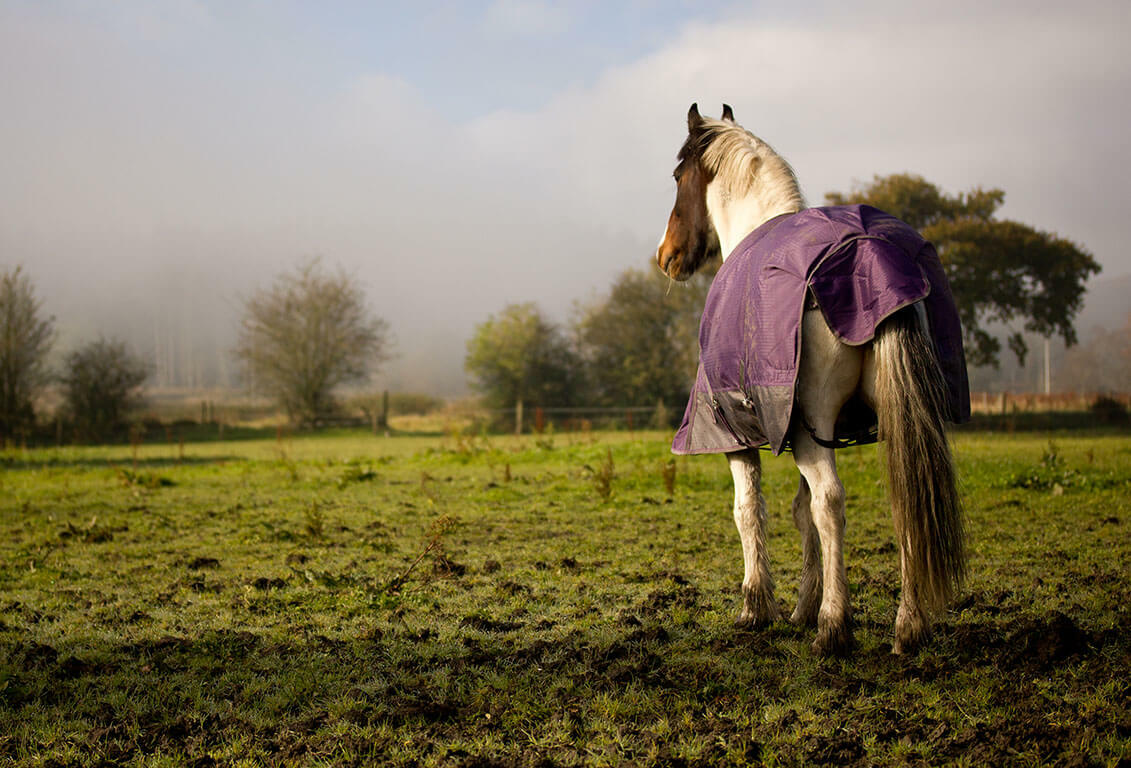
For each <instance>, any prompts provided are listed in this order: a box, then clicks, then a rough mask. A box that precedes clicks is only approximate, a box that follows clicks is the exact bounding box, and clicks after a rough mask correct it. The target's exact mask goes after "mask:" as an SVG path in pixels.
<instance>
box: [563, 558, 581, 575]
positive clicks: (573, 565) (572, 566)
mask: <svg viewBox="0 0 1131 768" xmlns="http://www.w3.org/2000/svg"><path fill="white" fill-rule="evenodd" d="M558 567H559V568H561V569H562V570H565V571H570V572H571V573H578V572H579V571H580V570H581V566H580V565H578V564H577V560H575V559H574V558H572V557H563V558H562V559H561V560H559V561H558Z"/></svg>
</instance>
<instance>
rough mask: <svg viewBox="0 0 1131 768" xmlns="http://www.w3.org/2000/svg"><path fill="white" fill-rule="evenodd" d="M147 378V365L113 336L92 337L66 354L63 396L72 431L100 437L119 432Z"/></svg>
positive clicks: (89, 438) (84, 437) (97, 439)
mask: <svg viewBox="0 0 1131 768" xmlns="http://www.w3.org/2000/svg"><path fill="white" fill-rule="evenodd" d="M147 378H149V365H148V364H147V363H146V362H145V361H144V360H143V359H141V358H140V357H138V356H137V355H135V354H134V353H132V352H131V351H130V350H129V348H128V347H127V346H126V344H125V342H122V341H118V340H116V339H110V340H107V339H99V340H98V341H92V342H90V343H89V344H86V345H84V346H82V347H80V348H79V349H77V350H75V351H74V352H72V353H71V354H69V355H67V361H66V364H65V365H64V371H63V376H62V381H63V397H64V400H65V402H66V404H67V410H68V411H69V412H70V416H71V418H72V419H73V420H74V424H75V432H76V434H77V435H78V436H79V437H80V438H81V439H83V440H90V441H102V440H107V439H109V438H111V437H112V436H113V435H114V434H115V433H120V432H121V431H122V430H123V428H124V427H125V424H126V415H127V414H128V413H129V411H130V409H131V408H133V407H135V406H136V405H137V404H138V403H139V402H140V390H141V385H142V384H143V383H145V380H146V379H147Z"/></svg>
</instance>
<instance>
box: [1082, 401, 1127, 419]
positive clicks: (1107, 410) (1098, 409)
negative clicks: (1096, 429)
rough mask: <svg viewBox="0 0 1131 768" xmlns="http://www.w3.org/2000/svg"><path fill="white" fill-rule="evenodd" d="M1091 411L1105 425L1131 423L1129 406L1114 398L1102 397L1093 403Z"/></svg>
mask: <svg viewBox="0 0 1131 768" xmlns="http://www.w3.org/2000/svg"><path fill="white" fill-rule="evenodd" d="M1089 410H1090V411H1091V412H1092V415H1093V416H1095V417H1096V419H1097V420H1099V421H1100V422H1101V423H1103V424H1126V423H1128V421H1131V414H1128V412H1127V406H1125V405H1124V404H1123V403H1121V402H1119V401H1118V400H1116V399H1115V398H1114V397H1108V396H1106V395H1100V396H1099V397H1097V398H1096V401H1095V402H1094V403H1092V405H1091V407H1090V408H1089Z"/></svg>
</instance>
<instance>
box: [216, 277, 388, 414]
mask: <svg viewBox="0 0 1131 768" xmlns="http://www.w3.org/2000/svg"><path fill="white" fill-rule="evenodd" d="M388 348H389V331H388V324H387V323H386V322H385V321H384V320H382V319H381V318H379V317H375V316H374V315H372V314H370V312H369V311H368V308H367V307H366V304H365V297H364V295H363V293H362V291H361V289H360V288H359V287H358V286H357V285H356V284H355V283H354V281H353V280H352V279H350V277H349V276H348V275H346V274H345V273H343V272H338V273H337V274H335V275H328V274H325V273H324V272H323V271H322V269H321V266H320V264H319V262H318V261H311V262H308V263H307V264H305V265H304V266H302V267H299V268H298V269H297V270H296V271H294V272H291V273H285V274H282V275H280V276H279V277H278V278H276V280H275V283H274V284H273V285H272V286H271V287H270V288H267V289H265V290H262V291H259V292H258V293H256V294H255V295H254V296H252V297H251V298H250V299H248V300H247V302H246V304H245V307H244V316H243V322H242V325H241V328H240V338H239V342H238V344H237V346H236V350H235V353H236V357H238V358H239V359H240V360H241V361H242V362H243V364H244V366H245V368H246V371H247V374H248V375H249V377H250V379H251V383H252V384H253V386H254V387H255V388H257V389H259V390H260V391H263V392H265V393H267V394H269V395H270V396H272V397H273V398H274V399H275V400H277V401H278V403H279V404H280V405H281V406H282V407H283V409H284V410H285V411H286V413H287V416H288V418H290V419H291V421H292V422H295V423H312V422H314V421H315V420H317V419H318V418H319V417H322V416H326V415H328V414H329V413H332V412H333V410H334V400H333V391H334V389H335V388H336V387H338V386H340V385H341V384H345V383H347V382H350V381H358V380H361V379H363V378H364V377H365V376H366V375H368V374H370V373H372V372H374V371H376V370H377V368H378V367H379V366H380V364H381V363H382V362H384V361H385V360H387V359H388V356H389V355H388Z"/></svg>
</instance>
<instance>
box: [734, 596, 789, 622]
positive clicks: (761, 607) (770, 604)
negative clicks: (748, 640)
mask: <svg viewBox="0 0 1131 768" xmlns="http://www.w3.org/2000/svg"><path fill="white" fill-rule="evenodd" d="M780 619H781V609H780V608H778V605H777V603H775V602H774V601H773V600H772V599H770V598H764V599H756V600H748V601H746V604H745V605H744V606H743V607H742V610H741V611H739V613H738V615H737V616H735V618H734V626H735V627H737V628H739V629H754V628H755V627H764V626H767V625H769V624H773V623H774V622H775V621H778V620H780Z"/></svg>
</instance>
